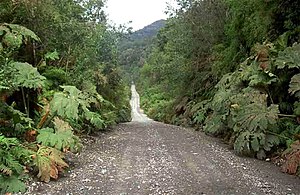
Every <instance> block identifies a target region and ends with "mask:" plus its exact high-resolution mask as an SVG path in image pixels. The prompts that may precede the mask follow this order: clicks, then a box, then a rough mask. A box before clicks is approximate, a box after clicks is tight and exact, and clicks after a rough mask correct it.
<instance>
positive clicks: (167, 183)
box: [27, 85, 300, 195]
mask: <svg viewBox="0 0 300 195" xmlns="http://www.w3.org/2000/svg"><path fill="white" fill-rule="evenodd" d="M131 90H132V99H131V106H132V115H133V120H132V122H129V123H125V124H120V125H117V126H116V127H115V128H114V129H113V130H112V131H109V132H106V133H101V134H99V135H97V136H94V137H92V138H89V139H87V140H86V142H87V143H88V144H86V145H85V148H84V151H83V152H82V153H81V154H80V155H78V156H77V157H76V158H74V165H75V166H74V169H72V170H71V171H70V172H68V173H67V174H66V176H65V177H63V178H61V179H60V180H58V181H57V182H52V183H50V184H43V183H38V184H34V185H33V186H30V190H29V192H28V193H27V194H64V195H65V194H69V195H71V194H103V195H131V194H132V195H169V194H170V195H176V194H179V195H181V194H182V195H199V194H207V195H222V194H224V195H231V194H236V195H240V194H242V195H248V194H253V195H254V194H257V195H258V194H262V195H263V194H270V195H273V194H274V195H282V194H291V195H292V194H295V195H299V194H300V187H299V186H300V185H299V184H300V181H299V179H298V178H296V177H294V176H290V175H286V174H283V173H281V172H280V171H279V169H278V168H277V167H276V166H274V165H273V164H271V163H268V162H264V161H258V160H255V159H250V158H241V157H238V156H236V155H234V154H233V152H232V151H231V150H229V149H228V147H227V146H226V145H224V144H222V143H220V142H219V140H218V139H215V138H211V137H208V136H206V135H205V134H203V133H201V132H196V131H193V130H192V129H187V128H182V127H177V126H172V125H166V124H163V123H159V122H155V121H152V120H150V119H148V118H147V117H146V116H145V115H144V114H142V112H141V111H140V108H139V95H138V93H137V92H136V90H135V86H134V85H133V86H132V87H131Z"/></svg>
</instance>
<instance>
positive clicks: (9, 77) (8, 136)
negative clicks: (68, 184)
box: [0, 23, 130, 194]
mask: <svg viewBox="0 0 300 195" xmlns="http://www.w3.org/2000/svg"><path fill="white" fill-rule="evenodd" d="M32 42H34V43H35V44H39V42H40V39H39V37H38V36H37V35H36V34H35V33H34V32H32V31H30V30H29V29H27V28H25V27H22V26H20V25H12V24H6V23H5V24H2V25H0V193H1V194H5V193H14V192H24V191H25V190H26V185H25V183H24V182H25V181H26V179H28V177H29V173H30V175H36V177H38V178H39V179H40V180H41V181H43V182H49V181H50V180H51V179H54V180H56V179H58V178H59V175H60V174H61V173H62V172H64V170H65V169H66V168H68V167H69V165H68V164H67V163H66V162H65V160H64V157H65V154H66V153H67V152H72V153H77V152H80V151H81V148H82V143H81V141H80V137H79V136H80V135H81V134H83V133H92V132H93V131H99V130H104V129H105V128H107V127H109V126H111V125H114V124H116V123H117V122H120V121H127V120H129V118H130V117H128V116H130V112H129V109H128V106H127V105H125V104H124V102H126V101H127V97H128V96H127V95H125V91H124V89H122V85H121V83H118V75H117V73H115V72H113V71H111V75H109V74H107V75H108V76H107V77H109V76H110V78H106V77H104V75H102V76H103V79H104V80H106V81H107V82H108V81H109V79H110V80H112V81H114V80H113V79H116V80H117V81H114V85H113V87H114V89H113V92H114V93H115V94H113V95H111V94H110V93H111V91H109V89H110V88H111V86H110V85H109V84H106V88H105V87H104V85H103V86H100V84H99V85H97V84H94V83H93V80H89V79H90V78H87V79H86V80H85V82H84V83H81V84H80V85H77V86H74V85H70V83H71V82H68V78H67V77H66V75H67V72H65V70H64V69H62V68H57V67H52V68H49V70H48V71H44V74H42V73H41V72H42V71H41V70H39V69H38V68H37V67H34V66H33V65H32V64H30V63H27V62H20V61H18V60H19V59H20V58H18V55H20V53H21V52H22V51H23V50H22V49H24V48H25V47H26V46H28V45H30V44H32ZM58 59H59V55H58V52H57V51H54V52H47V53H46V54H44V55H43V57H42V58H41V62H40V63H39V65H40V66H39V68H40V67H42V68H43V66H48V65H49V63H54V62H55V61H56V60H58ZM99 74H100V73H99ZM97 76H99V75H97ZM99 89H101V90H105V89H106V90H107V91H108V92H110V93H108V92H107V94H109V95H111V96H110V97H111V99H112V100H113V99H116V100H115V101H113V102H111V101H108V100H107V99H106V98H104V97H103V96H102V95H101V94H100V93H99V91H100V90H99ZM107 94H106V97H109V96H108V95H107ZM121 94H122V95H121ZM114 95H115V96H116V97H118V96H120V98H115V96H114ZM120 113H122V114H120Z"/></svg>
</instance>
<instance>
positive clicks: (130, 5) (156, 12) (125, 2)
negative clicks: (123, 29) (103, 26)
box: [105, 0, 174, 30]
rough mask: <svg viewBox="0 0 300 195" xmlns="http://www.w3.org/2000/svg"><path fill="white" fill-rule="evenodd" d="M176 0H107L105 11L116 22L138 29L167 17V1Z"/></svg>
mask: <svg viewBox="0 0 300 195" xmlns="http://www.w3.org/2000/svg"><path fill="white" fill-rule="evenodd" d="M171 1H174V0H107V3H106V9H105V12H106V14H107V15H108V19H109V20H110V21H111V22H112V23H114V24H117V25H119V24H128V22H129V21H132V23H131V24H130V25H128V26H129V27H133V30H138V29H141V28H143V27H144V26H147V25H149V24H151V23H153V22H155V21H156V20H160V19H166V18H167V17H168V16H167V15H166V14H165V13H164V11H165V10H166V8H167V2H169V3H170V2H171Z"/></svg>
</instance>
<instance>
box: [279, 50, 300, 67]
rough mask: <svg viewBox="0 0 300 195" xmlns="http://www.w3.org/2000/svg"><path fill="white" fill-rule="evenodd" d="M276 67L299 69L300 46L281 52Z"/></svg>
mask: <svg viewBox="0 0 300 195" xmlns="http://www.w3.org/2000/svg"><path fill="white" fill-rule="evenodd" d="M275 65H276V66H277V68H279V69H283V68H285V67H288V68H289V69H290V68H299V67H300V44H295V45H293V46H292V47H287V48H286V49H285V50H283V51H281V52H279V54H278V58H276V61H275Z"/></svg>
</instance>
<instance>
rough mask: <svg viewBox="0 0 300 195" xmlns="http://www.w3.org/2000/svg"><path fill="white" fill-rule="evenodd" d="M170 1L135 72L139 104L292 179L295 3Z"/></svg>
mask: <svg viewBox="0 0 300 195" xmlns="http://www.w3.org/2000/svg"><path fill="white" fill-rule="evenodd" d="M177 3H178V8H177V9H175V10H174V9H173V10H172V9H170V10H169V12H170V16H171V17H170V18H169V19H168V21H167V24H166V26H165V27H164V28H162V29H161V30H160V32H159V33H158V35H157V38H156V41H155V43H153V44H154V45H153V46H152V51H151V52H150V54H149V55H148V57H147V59H146V60H145V63H144V65H143V67H142V68H140V69H139V72H138V73H136V74H139V75H140V76H139V80H138V88H139V91H140V92H141V98H142V107H143V108H144V109H145V111H146V112H147V114H148V115H149V116H150V117H151V118H153V119H155V120H158V121H163V122H167V123H172V124H176V125H184V126H193V127H194V128H196V129H199V130H203V131H205V132H206V133H208V134H210V135H214V136H218V137H220V138H223V139H224V140H225V141H226V142H227V143H229V144H230V145H231V146H232V147H233V149H234V151H235V152H236V153H237V154H239V155H245V156H252V157H256V158H259V159H266V158H272V160H274V161H278V162H279V161H280V162H281V163H280V165H281V167H282V171H283V172H287V173H289V174H298V173H299V165H300V125H299V124H300V99H299V98H300V44H299V41H300V18H299V16H300V2H299V1H292V0H288V1H283V0H274V1H265V0H253V1H247V0H203V1H196V0H177ZM279 159H280V160H279Z"/></svg>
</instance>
